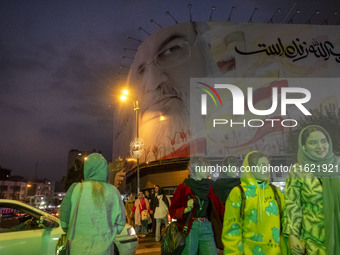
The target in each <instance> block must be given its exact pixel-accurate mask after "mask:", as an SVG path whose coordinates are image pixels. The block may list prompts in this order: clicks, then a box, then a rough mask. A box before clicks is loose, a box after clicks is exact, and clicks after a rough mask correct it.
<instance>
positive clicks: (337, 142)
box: [286, 105, 340, 164]
mask: <svg viewBox="0 0 340 255" xmlns="http://www.w3.org/2000/svg"><path fill="white" fill-rule="evenodd" d="M310 112H311V114H312V115H310V116H305V118H303V119H301V120H300V121H299V127H298V128H296V129H293V130H291V131H290V132H289V133H288V138H287V150H286V151H287V163H289V164H291V163H295V162H297V152H298V148H299V146H298V139H299V134H300V132H301V130H302V129H303V128H305V127H306V126H309V125H318V126H321V127H323V128H324V129H325V130H326V131H327V132H328V133H329V135H330V136H331V139H332V143H333V152H334V153H335V154H337V155H339V154H340V131H339V130H340V109H339V108H336V107H335V105H330V106H326V107H320V108H319V109H314V110H310Z"/></svg>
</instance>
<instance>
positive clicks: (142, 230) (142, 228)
mask: <svg viewBox="0 0 340 255" xmlns="http://www.w3.org/2000/svg"><path fill="white" fill-rule="evenodd" d="M149 213H150V205H149V201H148V200H147V199H146V198H144V194H143V192H141V191H140V192H138V199H136V201H135V204H134V205H133V207H132V209H131V214H130V216H131V217H133V215H134V218H135V227H136V233H137V234H138V235H140V236H141V237H146V235H147V234H148V217H147V214H149ZM143 215H144V216H143Z"/></svg>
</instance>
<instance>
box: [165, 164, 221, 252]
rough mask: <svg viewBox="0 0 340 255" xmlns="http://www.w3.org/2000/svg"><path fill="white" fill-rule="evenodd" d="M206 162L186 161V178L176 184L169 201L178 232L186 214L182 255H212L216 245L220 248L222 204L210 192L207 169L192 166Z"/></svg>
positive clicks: (211, 182) (199, 165) (181, 227)
mask: <svg viewBox="0 0 340 255" xmlns="http://www.w3.org/2000/svg"><path fill="white" fill-rule="evenodd" d="M207 164H208V163H207V162H205V160H204V159H201V158H199V159H197V158H192V159H191V160H190V163H189V169H190V178H188V179H185V180H184V182H183V183H181V184H180V185H178V187H177V189H176V191H175V193H174V196H173V198H172V201H171V206H170V209H169V212H170V216H171V217H172V218H174V219H177V225H178V228H179V230H180V231H182V232H183V227H184V226H185V225H186V221H187V217H189V215H190V220H189V224H188V228H187V236H186V239H185V247H184V250H183V252H182V254H184V255H187V254H190V255H191V254H200V255H207V254H209V255H214V254H217V249H216V245H218V247H219V248H223V246H222V243H221V233H222V220H223V215H224V206H223V205H222V203H221V201H220V199H219V198H218V197H217V195H216V194H215V192H214V191H213V188H212V186H213V184H214V182H213V181H212V180H209V179H207V177H208V175H207V172H205V171H196V167H201V166H202V165H205V166H207ZM221 246H222V247H221Z"/></svg>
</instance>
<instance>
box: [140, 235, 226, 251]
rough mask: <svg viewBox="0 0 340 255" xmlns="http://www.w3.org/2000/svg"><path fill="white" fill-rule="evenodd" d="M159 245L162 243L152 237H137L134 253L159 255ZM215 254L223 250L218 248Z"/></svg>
mask: <svg viewBox="0 0 340 255" xmlns="http://www.w3.org/2000/svg"><path fill="white" fill-rule="evenodd" d="M161 245H162V243H161V242H156V241H155V238H154V237H145V238H139V239H138V248H137V251H136V254H147V255H160V254H161ZM217 254H218V255H223V250H219V251H218V253H217ZM207 255H209V254H207Z"/></svg>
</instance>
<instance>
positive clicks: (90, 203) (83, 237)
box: [60, 125, 340, 255]
mask: <svg viewBox="0 0 340 255" xmlns="http://www.w3.org/2000/svg"><path fill="white" fill-rule="evenodd" d="M298 145H299V148H298V153H297V163H296V164H295V165H293V166H292V168H291V169H290V172H289V175H288V177H287V180H286V185H285V194H283V192H282V191H281V190H280V189H279V188H278V187H276V186H274V185H273V184H272V183H271V182H270V173H269V172H268V171H246V172H241V174H240V176H237V174H236V175H233V176H225V178H220V179H218V180H217V181H215V182H214V181H212V180H211V179H210V178H209V176H208V175H209V173H208V172H205V171H197V166H202V165H208V164H209V162H208V161H207V160H206V159H204V158H192V159H191V160H190V163H189V169H190V176H189V177H188V178H187V179H185V180H184V181H183V183H181V184H180V185H179V186H178V187H177V189H176V191H175V192H174V194H173V197H172V200H171V201H170V200H169V199H168V197H167V196H166V195H164V194H163V192H162V189H161V188H160V187H159V186H158V185H155V186H154V189H153V190H151V192H149V191H147V192H145V193H143V192H139V193H138V197H137V199H135V197H134V195H133V194H130V195H129V197H128V200H127V201H126V202H125V208H124V205H123V202H122V200H121V199H120V194H119V192H118V190H117V189H116V188H115V187H114V186H113V185H110V184H108V183H107V180H108V166H107V162H106V161H105V159H104V158H103V157H102V156H101V155H100V154H97V153H94V154H91V155H90V156H89V157H88V159H87V161H86V162H85V165H84V182H82V183H75V184H74V185H72V186H71V187H70V189H69V190H68V192H67V194H66V196H65V198H64V200H63V202H62V205H61V207H60V220H61V226H62V228H63V229H64V230H65V231H68V230H69V228H72V234H70V235H68V238H69V242H70V243H71V244H72V245H70V251H71V254H72V253H73V252H72V251H77V253H79V251H82V250H83V251H85V250H86V251H87V252H88V251H89V250H91V251H93V254H113V253H111V252H112V249H113V248H112V243H113V242H112V241H113V238H114V237H115V235H116V234H117V233H119V232H120V231H121V230H122V228H123V227H124V224H125V219H127V222H128V223H129V224H131V225H133V226H135V228H136V232H137V234H138V235H139V236H140V237H145V236H147V235H150V236H153V237H154V238H155V240H156V241H161V238H162V237H161V232H162V231H161V229H162V222H163V223H164V227H165V228H166V227H167V226H168V224H169V222H168V214H169V215H170V216H171V218H173V219H176V220H177V226H178V228H179V230H180V231H183V229H184V228H186V229H187V231H185V232H186V239H185V240H186V242H185V247H184V249H183V251H182V254H202V255H203V254H204V255H206V254H217V252H218V249H223V250H224V254H256V255H264V254H270V255H272V254H293V255H294V254H296V255H300V254H301V255H302V254H325V255H326V254H327V255H335V254H340V214H339V212H340V174H339V173H338V171H337V169H338V167H339V165H340V158H339V157H338V156H335V155H334V153H333V145H332V140H331V137H330V136H329V134H328V133H327V131H326V130H325V129H323V128H322V127H320V126H315V125H313V126H308V127H306V128H304V129H303V130H302V131H301V133H300V135H299V140H298ZM223 164H224V165H230V164H232V165H233V166H236V167H241V166H244V167H256V168H257V169H260V170H261V169H264V168H265V167H268V166H269V164H270V157H269V156H267V155H265V154H263V153H261V152H259V151H252V152H249V153H248V154H247V155H246V157H245V158H244V159H243V163H242V164H241V163H240V161H239V159H238V158H237V157H231V156H229V157H227V158H225V160H224V161H223ZM311 167H313V168H315V169H321V171H320V170H319V171H311ZM250 169H252V168H250ZM74 215H76V216H75V217H76V221H75V223H73V226H72V224H71V222H72V221H73V219H72V218H73V217H74ZM125 215H126V216H127V218H126V217H125ZM188 217H189V218H188ZM70 225H71V226H70ZM91 254H92V253H91Z"/></svg>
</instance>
